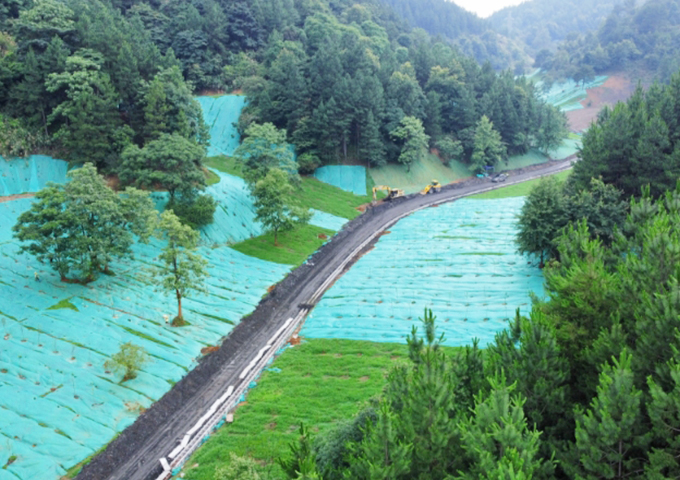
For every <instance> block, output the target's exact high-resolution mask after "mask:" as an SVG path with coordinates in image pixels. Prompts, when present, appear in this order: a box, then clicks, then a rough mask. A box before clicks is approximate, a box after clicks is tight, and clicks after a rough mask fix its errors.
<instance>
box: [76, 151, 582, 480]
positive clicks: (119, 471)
mask: <svg viewBox="0 0 680 480" xmlns="http://www.w3.org/2000/svg"><path fill="white" fill-rule="evenodd" d="M572 160H573V159H572V158H570V159H567V160H563V161H559V162H548V163H544V164H540V165H535V166H532V167H528V168H524V169H519V170H515V171H511V172H508V173H510V177H509V178H508V179H507V181H505V182H504V183H500V184H493V183H491V182H490V181H489V180H488V179H470V180H467V181H465V182H461V183H457V184H453V185H447V186H445V187H443V188H442V191H441V192H440V193H438V194H434V195H420V194H414V195H409V196H407V197H402V198H398V199H396V200H394V201H393V202H391V203H384V204H381V205H377V206H376V207H373V208H369V209H368V210H367V211H366V213H364V214H363V215H361V216H359V217H358V218H356V219H354V220H352V221H351V222H349V223H347V224H346V225H345V227H344V228H343V229H342V231H340V232H339V233H338V234H337V235H335V236H334V237H333V238H332V240H331V241H329V242H328V243H326V244H325V245H324V246H323V247H322V248H321V249H319V251H317V252H316V253H315V254H314V255H313V256H312V257H311V258H310V259H309V261H308V262H307V263H306V264H305V265H302V266H301V267H299V268H297V269H296V270H294V271H293V272H291V273H290V274H289V275H288V276H287V277H286V278H285V279H284V280H282V281H281V282H280V283H279V284H277V286H276V288H275V289H274V290H272V292H271V293H270V294H269V295H267V297H266V298H264V299H263V300H262V301H261V302H260V304H259V305H258V307H257V308H256V310H255V311H254V312H253V313H252V314H251V315H249V316H248V317H246V318H244V319H243V320H242V321H241V323H239V324H238V325H237V326H236V327H235V328H234V330H233V331H232V332H231V333H230V334H229V336H228V337H226V339H225V340H224V343H223V344H222V346H221V347H220V349H219V350H218V351H217V352H215V353H212V354H210V355H208V356H207V357H205V358H203V360H202V361H200V362H199V365H198V366H197V367H196V368H195V369H194V370H192V371H191V372H190V373H189V374H188V375H187V376H186V377H185V378H184V379H182V380H181V381H180V382H178V383H177V384H176V385H175V386H174V387H173V388H172V389H171V390H170V391H169V392H168V393H166V394H165V395H164V396H163V397H162V398H161V399H160V400H159V401H158V402H156V403H155V404H154V405H153V406H152V407H151V408H149V410H147V411H146V412H145V413H144V414H142V415H141V416H140V417H139V418H138V419H137V421H135V423H134V424H132V425H131V426H130V427H128V428H127V429H126V430H125V431H124V432H122V433H121V435H120V436H119V437H118V438H116V439H115V440H114V441H113V442H111V443H110V444H109V446H108V447H107V448H106V450H105V451H103V452H102V453H100V454H99V455H97V456H96V457H95V458H94V459H93V460H92V461H91V462H90V463H89V464H88V465H86V466H85V467H84V468H83V470H82V471H81V472H80V474H79V475H78V476H77V477H76V479H77V480H108V479H116V480H151V479H156V478H157V477H158V476H159V475H160V474H162V473H163V469H162V467H161V464H160V463H159V459H160V458H162V457H166V456H167V455H168V454H169V453H170V451H172V450H173V449H174V448H175V447H176V446H177V445H178V443H179V442H180V440H181V439H182V437H183V436H184V435H185V433H186V432H187V431H188V430H189V429H190V428H191V427H192V426H193V425H194V424H195V423H196V422H197V420H198V419H199V418H200V417H201V416H202V415H203V414H204V413H205V411H206V410H207V409H208V408H209V407H210V406H211V405H212V404H213V402H215V400H216V399H217V398H219V397H220V396H221V395H222V394H223V393H224V391H225V390H226V388H227V386H228V385H235V384H237V383H238V382H239V378H238V377H239V373H240V372H241V371H242V370H243V368H244V366H245V365H248V363H249V362H250V361H251V360H252V358H253V357H254V356H255V354H256V353H257V352H258V351H259V349H260V348H262V347H263V346H264V345H266V344H267V342H268V341H269V339H270V338H271V337H272V335H273V334H274V332H276V331H277V330H278V329H279V328H280V327H281V325H283V323H284V322H285V321H286V319H288V318H291V317H295V316H297V315H298V314H300V312H301V310H305V309H307V307H306V304H315V303H316V302H318V300H319V298H320V295H321V294H322V293H323V291H325V289H326V288H328V286H329V285H331V284H332V281H334V280H335V279H336V278H337V277H338V276H339V275H341V274H342V273H343V272H344V271H346V270H347V268H349V267H350V266H351V263H352V262H354V261H356V258H358V256H359V254H360V252H361V251H362V250H365V249H366V248H367V247H368V246H370V245H371V244H372V243H374V242H375V241H376V239H377V238H378V236H379V234H380V232H382V231H383V230H385V229H387V228H389V227H390V226H391V225H393V224H394V223H395V222H396V221H398V220H399V219H401V218H403V217H404V216H406V215H409V214H410V213H413V212H414V211H417V210H419V209H421V208H425V207H428V206H430V205H433V204H436V203H444V202H449V201H453V200H456V199H459V198H462V197H465V196H468V195H473V194H476V193H480V192H483V191H486V190H491V189H494V188H500V187H504V186H508V185H511V184H515V183H520V182H524V181H527V180H531V179H534V178H538V177H542V176H546V175H551V174H553V173H556V172H559V171H562V170H566V169H568V168H570V166H571V162H572ZM243 281H244V282H247V281H248V279H247V278H244V279H243ZM301 306H302V308H301Z"/></svg>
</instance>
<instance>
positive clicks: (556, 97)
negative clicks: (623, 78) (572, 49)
mask: <svg viewBox="0 0 680 480" xmlns="http://www.w3.org/2000/svg"><path fill="white" fill-rule="evenodd" d="M607 78H609V77H607V76H606V75H600V76H597V77H595V78H594V79H593V80H591V81H590V82H585V84H584V83H583V82H578V83H577V82H575V81H574V80H572V79H569V80H567V81H565V82H560V83H555V84H553V85H552V87H550V90H548V91H547V92H545V91H544V92H542V93H541V94H540V96H541V97H542V98H543V99H544V100H545V101H546V102H548V103H549V104H551V105H554V106H556V107H559V108H560V110H562V111H563V112H568V111H571V110H578V109H580V108H583V105H581V104H580V103H579V102H580V101H581V100H583V99H584V98H586V96H587V95H588V94H587V92H586V90H588V89H590V88H595V87H599V86H600V85H602V84H603V83H604V82H605V81H607ZM542 85H543V82H536V86H537V88H538V90H539V91H541V89H542Z"/></svg>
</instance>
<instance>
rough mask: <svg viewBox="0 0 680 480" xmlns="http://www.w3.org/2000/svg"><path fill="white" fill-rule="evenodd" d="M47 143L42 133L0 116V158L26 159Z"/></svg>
mask: <svg viewBox="0 0 680 480" xmlns="http://www.w3.org/2000/svg"><path fill="white" fill-rule="evenodd" d="M0 33H1V32H0ZM48 143H49V142H48V139H47V138H46V137H45V135H43V134H42V133H40V132H31V131H29V130H27V129H26V128H24V126H23V125H22V124H21V123H20V122H19V121H18V120H15V119H12V118H6V117H3V116H2V115H0V156H3V157H5V158H13V157H27V156H29V155H30V154H32V153H33V152H35V151H36V150H38V149H39V148H41V147H42V148H45V147H47V146H48Z"/></svg>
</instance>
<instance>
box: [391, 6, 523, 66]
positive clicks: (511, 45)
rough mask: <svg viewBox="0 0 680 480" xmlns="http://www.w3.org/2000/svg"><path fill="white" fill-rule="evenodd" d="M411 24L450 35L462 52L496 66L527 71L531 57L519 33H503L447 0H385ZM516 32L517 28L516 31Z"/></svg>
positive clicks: (430, 32) (442, 34)
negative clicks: (515, 35)
mask: <svg viewBox="0 0 680 480" xmlns="http://www.w3.org/2000/svg"><path fill="white" fill-rule="evenodd" d="M384 1H385V3H386V4H388V5H390V6H391V7H392V8H393V9H394V11H395V12H396V13H397V14H398V15H399V16H400V17H401V18H403V19H404V20H405V21H406V22H408V24H409V25H411V26H413V27H418V28H422V29H423V30H425V31H427V32H428V33H429V34H430V35H433V36H437V35H441V36H442V37H445V38H448V39H449V40H451V41H452V42H453V43H454V44H455V45H456V46H458V48H459V49H460V51H461V52H462V53H464V54H465V55H469V56H471V57H473V58H474V59H475V60H477V61H478V62H480V63H483V62H489V63H490V64H491V65H492V66H493V68H494V69H496V70H505V69H511V70H513V71H514V72H515V73H517V74H521V73H524V72H525V71H527V70H528V68H529V67H530V66H531V63H532V60H531V58H530V57H529V56H528V55H527V54H526V53H524V45H523V43H522V41H521V40H519V41H518V39H517V38H518V37H517V38H515V37H511V36H509V35H505V34H500V32H499V31H498V30H497V29H496V30H495V29H494V27H493V25H492V24H491V23H489V21H488V20H485V19H482V18H479V17H478V16H477V15H475V14H474V13H471V12H468V11H467V10H465V9H463V8H461V7H459V6H458V5H456V4H455V3H454V2H451V1H448V0H423V1H421V0H384ZM513 33H514V32H513Z"/></svg>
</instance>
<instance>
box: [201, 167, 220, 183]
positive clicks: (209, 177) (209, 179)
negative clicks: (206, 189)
mask: <svg viewBox="0 0 680 480" xmlns="http://www.w3.org/2000/svg"><path fill="white" fill-rule="evenodd" d="M203 175H205V183H206V184H208V185H215V184H216V183H220V176H219V175H218V174H216V173H215V172H213V171H211V170H208V169H207V168H206V169H205V170H203Z"/></svg>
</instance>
